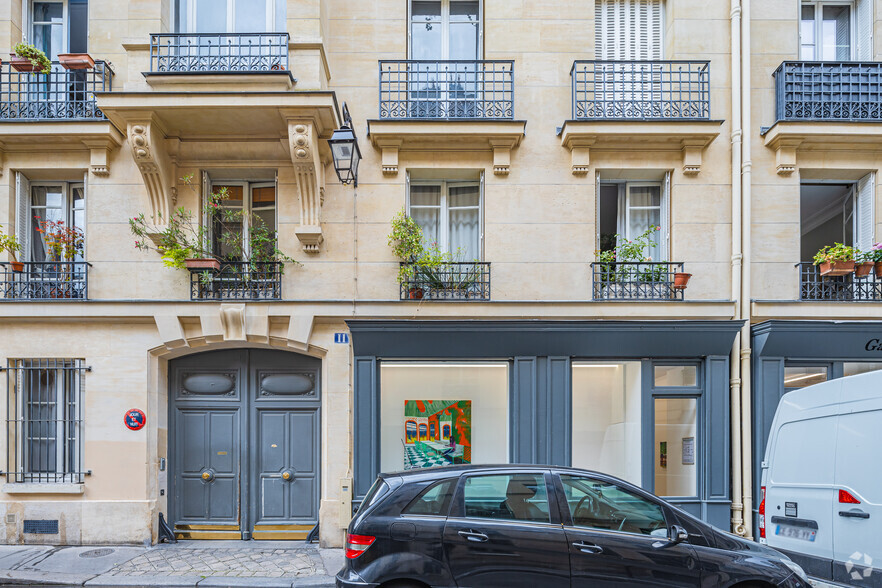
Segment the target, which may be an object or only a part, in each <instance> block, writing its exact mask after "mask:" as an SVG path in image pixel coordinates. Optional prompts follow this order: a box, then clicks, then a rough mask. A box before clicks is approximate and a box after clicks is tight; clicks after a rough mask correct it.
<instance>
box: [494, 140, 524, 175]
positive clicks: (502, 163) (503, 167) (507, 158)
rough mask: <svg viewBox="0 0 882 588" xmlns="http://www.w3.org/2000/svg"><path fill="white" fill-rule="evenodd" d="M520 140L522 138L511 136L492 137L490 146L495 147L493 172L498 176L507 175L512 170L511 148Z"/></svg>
mask: <svg viewBox="0 0 882 588" xmlns="http://www.w3.org/2000/svg"><path fill="white" fill-rule="evenodd" d="M519 142H520V138H516V137H510V138H504V139H490V148H491V149H493V173H494V174H496V175H497V176H507V175H508V174H509V172H510V171H511V150H512V149H514V148H515V147H516V146H517V144H518V143H519Z"/></svg>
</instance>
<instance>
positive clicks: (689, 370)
mask: <svg viewBox="0 0 882 588" xmlns="http://www.w3.org/2000/svg"><path fill="white" fill-rule="evenodd" d="M653 374H654V378H655V387H656V388H665V387H678V388H694V387H695V386H697V385H698V366H694V365H656V366H654V367H653Z"/></svg>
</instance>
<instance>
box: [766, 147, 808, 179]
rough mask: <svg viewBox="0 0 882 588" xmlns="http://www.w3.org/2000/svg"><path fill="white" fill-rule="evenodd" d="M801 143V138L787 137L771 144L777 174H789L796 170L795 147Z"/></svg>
mask: <svg viewBox="0 0 882 588" xmlns="http://www.w3.org/2000/svg"><path fill="white" fill-rule="evenodd" d="M801 144H802V139H801V138H787V139H779V140H777V141H774V143H773V144H772V145H771V147H772V148H773V149H774V150H775V169H776V171H777V172H778V175H779V176H789V175H790V174H792V173H793V172H795V171H796V149H797V148H798V147H799V146H800V145H801Z"/></svg>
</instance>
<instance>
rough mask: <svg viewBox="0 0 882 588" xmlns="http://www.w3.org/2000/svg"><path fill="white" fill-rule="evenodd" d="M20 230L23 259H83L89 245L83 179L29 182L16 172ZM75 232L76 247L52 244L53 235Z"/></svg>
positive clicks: (74, 243) (74, 245) (73, 242)
mask: <svg viewBox="0 0 882 588" xmlns="http://www.w3.org/2000/svg"><path fill="white" fill-rule="evenodd" d="M16 184H17V192H18V194H17V200H18V219H17V221H16V222H17V225H18V226H17V227H16V233H17V234H18V236H19V242H20V243H21V245H22V249H23V250H24V255H23V256H22V261H82V260H83V252H84V247H85V229H86V191H85V184H84V183H83V182H36V181H35V182H29V181H28V179H27V178H26V177H25V176H24V175H23V174H22V173H20V172H19V173H17V175H16ZM61 233H65V234H67V233H71V236H73V237H74V238H73V239H72V240H71V244H72V247H70V248H58V247H52V246H51V244H50V243H49V242H48V238H47V236H48V235H49V234H61Z"/></svg>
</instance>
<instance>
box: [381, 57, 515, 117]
mask: <svg viewBox="0 0 882 588" xmlns="http://www.w3.org/2000/svg"><path fill="white" fill-rule="evenodd" d="M380 118H381V119H441V120H475V119H496V120H512V119H514V61H413V60H409V61H380Z"/></svg>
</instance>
